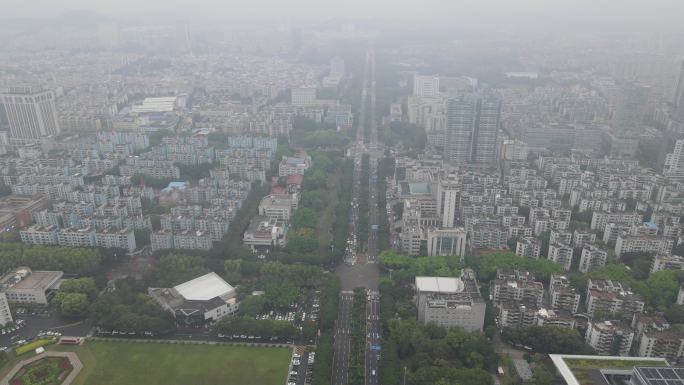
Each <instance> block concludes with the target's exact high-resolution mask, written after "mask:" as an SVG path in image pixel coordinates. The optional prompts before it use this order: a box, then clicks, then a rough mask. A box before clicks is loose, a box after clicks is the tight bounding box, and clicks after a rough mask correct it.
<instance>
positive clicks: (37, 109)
mask: <svg viewBox="0 0 684 385" xmlns="http://www.w3.org/2000/svg"><path fill="white" fill-rule="evenodd" d="M0 103H2V104H3V106H4V107H5V114H6V115H7V120H8V122H9V127H10V137H12V138H16V139H38V138H40V137H43V136H49V135H57V134H59V132H60V130H59V123H58V121H57V108H56V107H55V94H54V93H53V92H52V91H50V90H44V89H37V88H32V87H11V88H9V89H7V90H3V91H2V92H0Z"/></svg>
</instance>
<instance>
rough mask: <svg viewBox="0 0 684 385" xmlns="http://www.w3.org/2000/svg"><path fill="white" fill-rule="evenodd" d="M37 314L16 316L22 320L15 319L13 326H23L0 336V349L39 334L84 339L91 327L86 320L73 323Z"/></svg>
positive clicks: (28, 339) (6, 331) (29, 339)
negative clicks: (49, 333) (47, 333)
mask: <svg viewBox="0 0 684 385" xmlns="http://www.w3.org/2000/svg"><path fill="white" fill-rule="evenodd" d="M37 314H38V315H32V314H26V313H24V314H23V315H22V314H19V315H17V316H21V317H22V318H15V324H16V325H20V324H23V326H21V327H20V328H18V329H13V330H5V334H0V347H7V348H9V347H11V346H13V345H15V344H16V343H17V342H18V341H22V340H24V341H31V340H33V339H35V338H36V337H38V336H39V334H40V333H41V332H51V333H59V334H61V335H65V336H75V337H84V336H86V334H88V332H89V331H90V329H91V327H92V323H91V322H90V321H87V320H85V321H74V320H69V319H64V318H60V317H57V316H49V315H45V314H47V313H42V312H41V313H37ZM20 320H21V321H20Z"/></svg>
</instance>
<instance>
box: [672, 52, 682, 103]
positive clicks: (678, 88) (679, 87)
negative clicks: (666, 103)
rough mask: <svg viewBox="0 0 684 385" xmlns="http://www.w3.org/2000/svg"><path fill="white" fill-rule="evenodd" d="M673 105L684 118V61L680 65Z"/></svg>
mask: <svg viewBox="0 0 684 385" xmlns="http://www.w3.org/2000/svg"><path fill="white" fill-rule="evenodd" d="M672 105H673V106H674V108H675V110H676V111H677V112H678V113H679V116H684V60H682V61H681V62H680V63H679V76H678V77H677V83H676V85H675V91H674V97H673V98H672Z"/></svg>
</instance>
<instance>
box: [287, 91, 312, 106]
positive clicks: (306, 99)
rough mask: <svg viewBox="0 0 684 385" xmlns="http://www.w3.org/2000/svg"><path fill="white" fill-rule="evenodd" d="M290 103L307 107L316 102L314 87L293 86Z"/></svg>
mask: <svg viewBox="0 0 684 385" xmlns="http://www.w3.org/2000/svg"><path fill="white" fill-rule="evenodd" d="M291 93H292V95H291V96H292V105H293V106H295V107H307V106H312V105H314V104H316V89H315V88H293V89H292V90H291Z"/></svg>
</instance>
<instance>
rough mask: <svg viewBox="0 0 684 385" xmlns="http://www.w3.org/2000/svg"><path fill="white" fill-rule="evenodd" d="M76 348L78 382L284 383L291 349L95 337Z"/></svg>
mask: <svg viewBox="0 0 684 385" xmlns="http://www.w3.org/2000/svg"><path fill="white" fill-rule="evenodd" d="M54 349H55V350H62V351H75V352H76V353H77V354H78V356H79V358H80V359H81V361H82V362H83V366H84V368H83V370H82V371H81V373H80V374H79V375H78V377H77V378H76V381H75V382H74V385H91V384H98V385H122V384H131V385H133V384H145V385H181V384H183V385H187V384H193V385H282V384H284V383H285V380H286V379H287V369H288V365H289V359H290V354H291V350H290V349H287V348H257V347H246V346H245V347H243V346H227V345H215V346H214V345H194V344H192V345H191V344H188V345H183V344H159V343H139V342H100V341H97V342H95V341H91V342H87V343H85V344H84V345H82V346H78V347H66V346H55V347H54Z"/></svg>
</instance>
